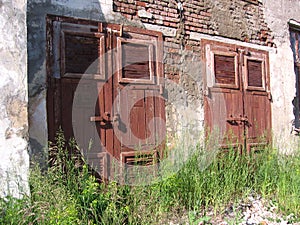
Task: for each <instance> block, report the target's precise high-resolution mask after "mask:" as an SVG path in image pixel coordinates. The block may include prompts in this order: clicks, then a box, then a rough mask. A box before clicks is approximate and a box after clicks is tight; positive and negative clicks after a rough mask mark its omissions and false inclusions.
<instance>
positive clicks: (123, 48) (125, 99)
mask: <svg viewBox="0 0 300 225" xmlns="http://www.w3.org/2000/svg"><path fill="white" fill-rule="evenodd" d="M112 37H113V43H112V44H113V46H114V48H115V49H116V54H115V55H114V63H113V67H114V68H116V72H115V73H114V74H113V76H114V77H113V89H114V90H113V93H114V96H113V104H114V105H113V109H112V111H113V112H114V113H113V114H114V115H115V116H117V119H118V122H117V123H114V151H115V157H116V158H117V159H118V160H120V161H121V172H122V173H123V172H124V171H125V170H126V169H125V168H124V166H125V167H126V165H127V164H128V163H129V164H130V162H131V161H132V160H133V159H134V158H136V160H137V162H136V163H137V164H138V165H140V166H143V165H144V166H146V165H148V164H149V163H152V164H153V163H155V161H156V160H157V157H156V152H158V151H159V150H160V147H161V146H162V143H161V141H160V140H161V138H162V137H163V139H165V138H164V136H160V137H158V135H160V134H162V131H161V130H164V129H163V128H164V125H165V124H162V123H160V122H161V121H163V122H164V123H165V111H164V110H165V105H164V100H163V97H162V96H161V93H160V92H161V85H162V83H161V81H162V78H163V73H162V68H161V67H162V64H161V62H162V58H161V53H159V51H162V49H161V48H160V44H158V42H159V41H161V38H162V37H161V36H160V35H158V33H155V32H154V33H151V32H147V31H145V30H139V29H136V28H134V29H132V28H124V31H123V34H122V37H121V36H120V35H119V34H118V33H114V35H112ZM125 155H128V157H129V156H130V157H129V158H131V159H130V161H128V162H127V161H126V160H125V158H126V159H127V158H128V157H125V158H124V157H123V156H125ZM153 155H155V157H154V156H153ZM141 156H143V157H141ZM122 157H123V158H122ZM149 157H150V158H149ZM129 158H128V159H129ZM124 163H125V164H124ZM127 166H128V165H127ZM127 181H128V180H127Z"/></svg>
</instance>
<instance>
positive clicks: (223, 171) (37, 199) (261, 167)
mask: <svg viewBox="0 0 300 225" xmlns="http://www.w3.org/2000/svg"><path fill="white" fill-rule="evenodd" d="M70 148H76V146H75V147H74V145H71V147H69V146H68V147H67V145H66V143H65V142H64V139H63V137H62V136H61V135H59V136H58V139H57V143H56V147H55V150H56V152H57V153H58V154H57V158H56V160H55V161H54V162H52V165H53V166H52V167H51V168H48V169H47V170H46V171H41V170H40V168H39V167H37V166H36V167H33V168H32V170H31V175H30V188H31V195H30V196H27V197H24V198H23V199H21V200H18V199H13V198H10V197H8V198H6V199H2V200H0V224H108V225H110V224H118V225H119V224H166V223H167V221H168V220H170V219H172V220H176V219H178V218H180V217H181V216H183V215H187V221H189V222H190V224H197V223H199V222H200V221H203V222H209V220H210V219H211V218H210V217H208V216H206V212H207V211H208V210H212V209H213V210H214V212H215V214H220V213H221V214H222V213H224V210H225V208H226V207H227V206H228V205H234V204H235V203H238V202H239V201H240V200H241V199H245V200H246V197H247V196H248V195H249V193H253V192H254V193H257V194H260V195H261V196H263V198H264V199H267V200H270V201H272V203H273V204H275V205H277V206H278V210H279V212H280V213H283V214H285V215H289V214H291V213H293V214H294V217H295V218H294V221H296V220H297V218H300V155H299V154H297V153H295V154H294V155H292V156H286V155H280V154H278V153H277V151H276V150H274V149H265V150H264V151H262V152H260V153H259V154H253V155H246V154H244V155H239V154H235V153H234V151H233V150H232V151H229V152H228V153H226V154H219V155H218V156H217V157H215V159H213V161H212V163H210V164H209V165H208V166H207V167H206V168H205V169H203V168H202V166H201V164H202V163H203V151H201V149H200V147H199V148H198V149H197V150H198V151H196V153H195V154H194V155H193V156H192V157H190V159H189V161H187V162H186V163H185V165H184V166H183V167H182V168H181V169H180V170H179V171H178V172H176V173H175V172H170V173H169V175H168V176H166V175H165V176H164V179H158V180H157V182H156V183H153V184H151V185H148V186H126V185H118V184H116V183H115V182H110V183H108V184H99V183H98V182H97V181H96V179H95V178H94V176H92V175H91V174H90V172H89V169H88V167H87V166H86V165H82V162H81V165H79V164H78V162H77V161H76V160H74V159H73V158H72V157H70V156H69V154H67V152H68V149H70ZM298 220H299V219H298Z"/></svg>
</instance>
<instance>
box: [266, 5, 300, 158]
mask: <svg viewBox="0 0 300 225" xmlns="http://www.w3.org/2000/svg"><path fill="white" fill-rule="evenodd" d="M263 3H264V6H265V18H266V20H267V23H268V25H269V27H270V28H271V30H272V34H273V36H274V42H275V44H276V46H277V48H276V50H275V51H271V52H270V81H271V93H272V97H273V103H272V125H273V133H274V139H273V140H274V146H275V147H277V148H278V149H279V150H280V151H281V152H290V151H293V150H296V149H297V148H298V142H299V136H295V135H293V134H291V130H292V123H291V121H292V120H293V119H294V118H295V115H294V113H293V104H292V101H293V99H294V98H295V96H296V87H295V82H296V75H295V71H294V58H293V52H292V48H291V44H290V34H289V25H288V21H289V20H290V19H294V20H298V21H300V1H294V0H279V1H274V0H264V2H263Z"/></svg>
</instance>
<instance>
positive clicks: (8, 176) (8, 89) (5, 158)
mask: <svg viewBox="0 0 300 225" xmlns="http://www.w3.org/2000/svg"><path fill="white" fill-rule="evenodd" d="M0 29H1V31H2V32H1V35H0V57H1V61H0V77H1V79H0V93H1V95H0V159H1V163H0V196H6V195H8V194H10V195H12V196H14V197H20V196H22V195H24V194H28V193H29V187H28V182H27V181H28V170H29V155H28V150H27V147H28V144H27V141H28V134H27V132H28V120H27V102H28V100H27V48H26V45H27V40H26V33H27V31H26V1H24V0H17V1H1V4H0Z"/></svg>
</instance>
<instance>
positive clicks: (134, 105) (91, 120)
mask: <svg viewBox="0 0 300 225" xmlns="http://www.w3.org/2000/svg"><path fill="white" fill-rule="evenodd" d="M48 33H49V37H48V39H49V43H50V46H48V54H49V55H48V56H49V58H50V59H51V61H50V62H48V72H49V88H48V102H47V104H48V121H49V124H50V126H49V137H50V139H52V140H53V139H54V135H55V130H57V129H58V127H59V126H61V127H62V129H63V130H64V133H65V136H66V138H67V139H69V138H71V137H75V139H76V142H77V144H78V145H79V147H80V149H81V151H82V152H83V153H84V155H85V157H86V159H87V162H88V163H89V164H90V165H92V166H93V167H94V168H95V170H96V171H98V172H99V173H100V175H101V176H102V177H105V178H109V177H111V176H115V175H118V173H120V172H121V173H122V172H124V171H126V169H127V166H130V165H134V164H136V163H138V164H139V165H142V166H143V165H149V164H154V163H156V161H157V159H158V158H159V153H160V152H159V151H160V150H161V149H162V145H163V140H164V135H165V133H164V131H165V129H164V125H165V111H164V110H165V108H164V107H165V105H164V100H163V98H162V96H161V92H162V88H163V86H162V85H163V79H162V78H163V69H162V63H161V62H162V34H161V33H159V32H151V31H146V30H144V29H138V28H132V27H123V26H120V25H116V24H104V23H97V22H93V21H86V20H73V19H71V18H65V17H64V18H60V17H59V18H58V17H51V18H49V19H48ZM129 179H131V178H129Z"/></svg>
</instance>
